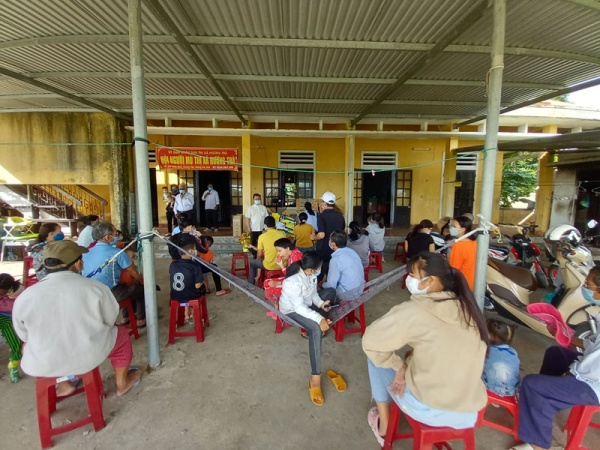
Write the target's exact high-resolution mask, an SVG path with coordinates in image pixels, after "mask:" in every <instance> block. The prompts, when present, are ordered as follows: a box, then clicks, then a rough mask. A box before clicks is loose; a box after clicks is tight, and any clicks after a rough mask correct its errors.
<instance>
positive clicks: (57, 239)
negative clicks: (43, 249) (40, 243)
mask: <svg viewBox="0 0 600 450" xmlns="http://www.w3.org/2000/svg"><path fill="white" fill-rule="evenodd" d="M64 238H65V235H64V234H62V233H56V234H55V235H54V240H55V241H62V240H63V239H64Z"/></svg>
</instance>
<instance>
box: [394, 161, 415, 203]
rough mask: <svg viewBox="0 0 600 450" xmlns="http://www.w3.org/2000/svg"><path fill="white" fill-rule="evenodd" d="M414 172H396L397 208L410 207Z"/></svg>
mask: <svg viewBox="0 0 600 450" xmlns="http://www.w3.org/2000/svg"><path fill="white" fill-rule="evenodd" d="M411 191H412V170H398V171H396V206H408V207H410V197H411V193H412V192H411Z"/></svg>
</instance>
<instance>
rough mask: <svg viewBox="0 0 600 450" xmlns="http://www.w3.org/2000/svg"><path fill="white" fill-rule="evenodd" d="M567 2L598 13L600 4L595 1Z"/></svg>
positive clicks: (573, 0)
mask: <svg viewBox="0 0 600 450" xmlns="http://www.w3.org/2000/svg"><path fill="white" fill-rule="evenodd" d="M567 1H568V2H571V3H575V4H576V5H579V6H583V7H584V8H588V9H592V10H594V11H600V3H598V1H597V0H567Z"/></svg>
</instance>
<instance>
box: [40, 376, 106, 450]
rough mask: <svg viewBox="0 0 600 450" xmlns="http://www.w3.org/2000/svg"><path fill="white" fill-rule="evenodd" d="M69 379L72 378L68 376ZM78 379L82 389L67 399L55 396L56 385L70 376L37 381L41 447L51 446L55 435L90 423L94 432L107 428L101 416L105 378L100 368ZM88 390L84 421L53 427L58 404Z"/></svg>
mask: <svg viewBox="0 0 600 450" xmlns="http://www.w3.org/2000/svg"><path fill="white" fill-rule="evenodd" d="M68 378H69V379H70V378H72V377H68ZM76 378H81V379H82V380H83V387H82V388H79V389H77V390H76V391H75V392H73V393H72V394H71V395H68V396H65V397H58V398H57V397H56V384H57V383H59V382H61V381H66V380H67V377H63V378H37V379H36V382H35V392H36V399H37V414H38V425H39V429H40V440H41V442H42V448H51V447H52V436H56V435H57V434H62V433H66V432H67V431H71V430H74V429H76V428H79V427H82V426H84V425H87V424H88V423H91V424H93V425H94V430H96V431H100V430H101V429H102V428H104V427H105V426H106V424H105V422H104V415H103V414H102V400H103V399H104V397H105V395H104V386H103V385H102V377H101V376H100V369H99V368H98V367H96V368H95V369H94V370H91V371H90V372H87V373H84V374H83V375H76ZM84 391H85V396H86V399H87V405H88V415H87V417H84V418H83V419H79V420H76V421H75V422H72V423H68V424H67V425H63V426H60V427H56V428H52V420H51V416H52V413H53V412H54V411H56V403H57V402H60V401H61V400H63V399H65V398H67V397H72V396H73V395H77V394H80V393H82V392H84Z"/></svg>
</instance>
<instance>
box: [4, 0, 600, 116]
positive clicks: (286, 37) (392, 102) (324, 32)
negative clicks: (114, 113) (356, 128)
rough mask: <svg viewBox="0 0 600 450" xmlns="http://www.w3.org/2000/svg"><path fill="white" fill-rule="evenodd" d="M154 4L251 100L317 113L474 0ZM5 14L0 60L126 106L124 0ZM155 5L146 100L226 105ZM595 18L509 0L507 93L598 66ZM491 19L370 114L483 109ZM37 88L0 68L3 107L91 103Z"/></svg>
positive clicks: (14, 0)
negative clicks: (156, 13)
mask: <svg viewBox="0 0 600 450" xmlns="http://www.w3.org/2000/svg"><path fill="white" fill-rule="evenodd" d="M596 3H597V4H598V6H597V7H595V4H596ZM160 4H161V5H162V7H163V8H164V9H165V11H166V14H168V16H169V17H170V18H171V19H172V20H173V22H174V23H175V24H176V26H177V27H178V28H179V30H180V31H181V33H182V34H183V35H184V36H186V37H187V39H188V41H189V42H190V44H191V46H192V48H193V49H194V50H195V51H196V52H197V55H198V56H199V57H200V58H201V59H202V61H203V62H204V64H205V65H206V67H208V70H209V71H210V72H211V74H213V75H214V77H215V79H216V80H218V81H217V82H218V83H220V85H221V87H222V88H223V90H224V91H225V92H226V94H227V95H228V96H230V97H231V98H232V100H233V102H234V104H236V106H237V107H238V108H239V109H240V110H241V111H243V112H244V113H245V114H247V115H249V116H252V115H253V114H260V115H261V116H268V115H271V116H275V117H280V116H285V115H307V116H312V117H314V119H315V120H318V119H319V115H323V116H324V117H326V116H327V117H329V116H331V115H336V116H338V117H341V118H347V119H352V118H353V117H355V116H356V115H358V114H359V113H360V112H361V111H362V109H363V108H365V107H366V106H368V104H369V102H372V101H374V100H375V99H377V98H378V97H379V96H380V95H381V94H382V93H383V92H386V89H388V88H389V86H390V85H391V84H393V82H394V80H395V79H397V78H399V77H401V76H403V75H404V74H405V73H406V71H407V70H408V69H409V68H410V67H411V65H412V64H414V63H415V62H416V61H417V60H418V59H419V58H421V57H422V56H423V55H424V54H425V52H426V51H428V50H429V49H430V48H431V47H432V46H433V45H434V44H436V43H439V42H440V41H441V40H443V39H444V37H445V36H446V35H447V33H448V32H449V31H450V30H451V29H452V28H453V27H454V26H456V24H457V23H460V21H461V19H462V18H463V17H465V16H466V15H467V14H469V13H470V12H471V11H472V10H473V8H475V7H476V6H477V5H478V0H462V1H460V2H457V1H456V0H419V1H410V2H409V1H403V0H380V1H365V0H345V1H343V2H340V1H339V0H278V1H275V0H254V1H252V2H249V1H247V0H179V1H176V2H175V1H170V0H160ZM0 17H1V18H2V24H3V26H2V27H0V68H5V69H9V70H12V71H16V72H19V73H22V74H24V75H26V76H33V77H36V78H38V79H39V81H42V82H45V83H47V84H49V85H51V86H55V87H58V88H60V89H63V90H65V91H68V92H70V93H73V94H75V95H79V96H82V97H86V98H90V99H91V100H94V101H96V102H97V103H100V104H103V105H108V106H110V107H112V108H115V109H118V110H122V111H129V110H131V99H130V98H129V97H128V96H129V95H130V91H131V85H130V81H129V80H128V79H127V73H128V72H129V69H130V62H129V44H128V23H127V17H128V12H127V1H126V0H114V1H109V2H98V1H96V0H63V1H61V2H47V1H42V0H32V1H28V2H22V1H19V0H5V1H3V2H1V3H0ZM162 19H163V18H161V17H159V16H155V15H154V13H153V12H152V10H151V8H150V7H149V5H148V4H147V3H146V2H142V29H143V32H144V35H145V37H146V38H145V41H146V42H145V44H144V66H145V71H146V72H147V74H148V77H147V79H146V94H147V96H148V102H147V105H146V106H147V108H146V109H147V111H148V112H149V113H153V112H156V113H158V112H165V111H166V112H170V113H172V114H176V113H183V114H187V113H192V114H197V113H202V114H208V115H210V114H218V115H220V116H222V115H227V114H229V115H231V116H233V112H232V111H231V110H230V108H229V107H228V105H227V103H226V102H225V101H222V100H215V99H216V98H218V90H217V89H216V88H215V86H214V85H213V84H212V83H211V82H210V81H209V80H207V79H206V77H205V76H204V75H202V72H201V70H200V69H199V68H198V67H197V66H196V64H195V62H194V61H193V60H192V58H190V57H189V55H187V54H186V52H185V51H184V50H183V49H182V48H181V47H180V46H179V45H178V44H177V43H176V41H175V39H174V38H173V36H172V35H171V32H167V27H166V26H165V25H164V24H163V20H162ZM598 23H600V1H599V2H595V3H594V2H592V1H590V2H588V3H587V7H586V6H585V3H582V2H579V3H577V2H570V1H566V0H527V1H508V2H507V24H506V56H505V61H504V65H505V69H504V82H505V83H507V85H506V86H505V87H504V88H503V92H502V101H503V104H506V105H509V104H514V103H516V102H520V101H524V100H528V99H532V98H535V97H537V96H539V95H543V94H547V93H549V92H550V90H549V88H548V85H552V86H557V87H561V86H571V85H574V84H577V83H580V82H583V81H587V80H590V79H593V78H596V77H600V27H599V26H598ZM532 24H535V26H532ZM491 32H492V12H491V9H490V8H488V9H486V10H485V11H484V13H483V15H482V17H481V18H480V19H478V20H477V21H474V23H472V24H470V25H469V26H468V27H465V29H464V30H463V32H462V33H460V34H459V36H458V37H456V38H455V39H454V41H453V42H452V43H451V44H450V46H449V47H448V48H447V49H446V50H445V51H444V52H442V53H441V54H439V55H437V56H436V57H435V58H433V59H432V60H431V61H430V62H429V64H428V65H426V66H425V67H423V68H422V69H421V70H419V71H418V72H417V73H414V74H412V75H411V78H410V80H409V82H408V83H406V84H404V85H403V86H401V87H400V88H399V89H398V90H397V91H395V92H391V93H388V95H387V97H386V98H385V99H384V101H383V102H382V103H381V105H379V106H378V107H376V108H374V109H373V111H372V112H371V114H370V115H371V116H372V117H394V116H397V117H407V116H409V115H411V114H412V115H413V116H414V117H415V118H416V119H422V118H427V117H432V118H433V117H439V116H453V115H455V116H456V117H457V118H464V117H469V116H475V115H478V114H480V113H482V112H484V111H485V102H486V100H487V98H486V91H485V85H484V83H485V77H486V74H487V72H488V70H489V67H490V56H489V46H490V41H491ZM417 82H422V83H426V82H431V83H432V84H431V85H418V84H415V83H417ZM461 82H462V83H463V84H466V85H461ZM526 83H527V84H529V85H525V84H526ZM44 92H45V91H44V90H43V89H40V88H38V87H34V86H31V85H28V84H27V83H25V82H23V81H15V80H13V79H11V78H8V77H6V76H1V75H0V111H14V110H19V109H24V110H35V109H39V110H53V109H56V110H62V109H65V108H70V109H73V108H78V107H79V108H81V110H89V107H87V106H82V105H78V104H77V103H75V102H73V101H70V100H69V101H65V100H61V99H59V98H56V96H55V95H49V96H47V97H46V96H39V95H36V94H40V93H44ZM186 96H189V98H186ZM3 97H4V98H3ZM286 99H289V101H285V100H286ZM419 102H421V103H419ZM451 102H453V104H447V103H451ZM367 117H369V116H367Z"/></svg>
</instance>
